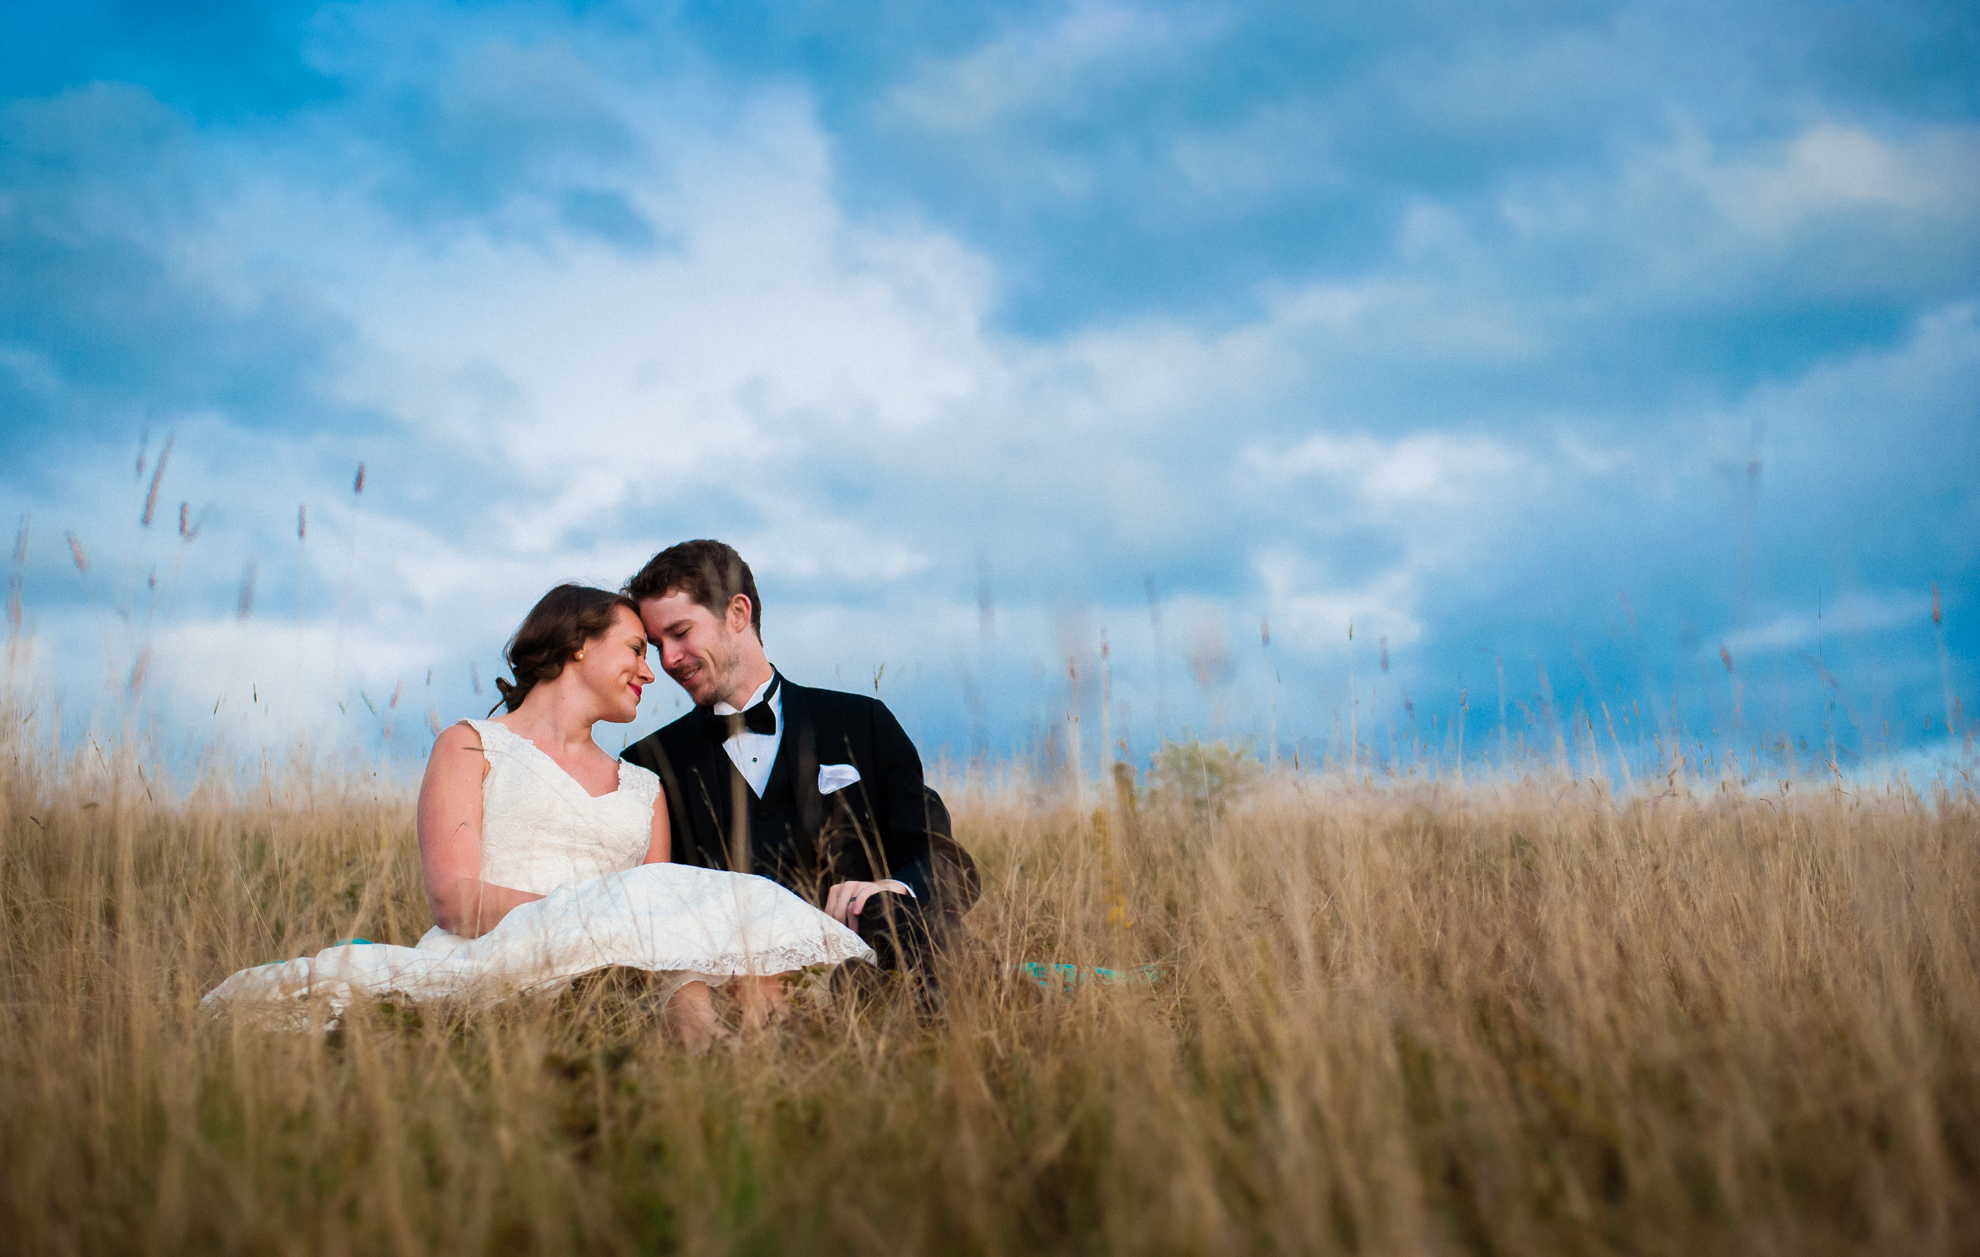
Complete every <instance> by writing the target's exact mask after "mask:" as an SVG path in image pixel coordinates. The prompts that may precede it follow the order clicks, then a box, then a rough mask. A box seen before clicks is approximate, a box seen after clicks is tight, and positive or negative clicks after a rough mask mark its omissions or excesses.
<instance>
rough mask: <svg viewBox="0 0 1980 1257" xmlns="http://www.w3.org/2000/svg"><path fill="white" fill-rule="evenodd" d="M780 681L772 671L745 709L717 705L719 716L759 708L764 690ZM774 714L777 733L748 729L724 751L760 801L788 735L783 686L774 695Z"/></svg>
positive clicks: (771, 709)
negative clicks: (781, 745) (779, 745)
mask: <svg viewBox="0 0 1980 1257" xmlns="http://www.w3.org/2000/svg"><path fill="white" fill-rule="evenodd" d="M776 679H777V674H776V673H774V672H772V673H771V674H770V681H765V682H764V683H763V684H761V685H759V686H757V687H756V693H754V694H751V695H750V696H749V701H748V702H747V703H744V704H743V705H742V706H741V707H731V706H730V705H729V704H727V703H716V704H715V714H716V715H718V716H734V715H739V714H740V713H742V712H743V711H746V710H748V709H749V708H751V707H754V706H756V705H757V704H758V703H760V702H762V701H763V691H765V690H767V689H769V688H770V682H771V681H775V680H776ZM770 714H771V715H772V716H775V717H776V718H777V728H776V730H775V731H774V732H771V733H751V732H750V731H749V730H748V729H744V730H743V731H742V732H741V733H737V734H733V735H731V736H730V737H729V739H728V741H726V742H724V743H722V749H723V750H725V751H727V752H728V753H729V761H730V762H731V763H733V764H734V765H735V766H736V771H737V772H739V773H741V774H742V776H743V780H744V781H747V782H748V783H749V788H750V789H751V790H754V791H756V797H757V798H759V799H760V798H762V797H763V791H764V788H765V787H767V786H768V785H769V784H770V770H771V769H772V768H774V767H776V764H777V743H778V742H779V741H781V740H782V738H783V736H784V692H783V687H782V686H779V687H778V689H777V692H776V693H775V694H773V695H771V696H770Z"/></svg>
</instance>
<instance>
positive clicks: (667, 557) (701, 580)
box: [625, 539, 763, 642]
mask: <svg viewBox="0 0 1980 1257" xmlns="http://www.w3.org/2000/svg"><path fill="white" fill-rule="evenodd" d="M676 591H679V592H681V593H684V594H686V595H687V596H688V597H690V598H692V599H694V600H695V601H696V602H697V603H700V604H701V605H702V606H704V607H707V608H708V609H709V610H710V611H712V612H714V613H715V614H716V616H717V617H720V616H722V615H724V614H726V613H727V612H728V609H729V600H730V599H732V598H734V597H735V596H736V595H737V594H741V595H743V596H744V597H746V598H748V599H749V623H750V627H751V628H753V629H755V630H756V640H757V641H759V642H760V641H762V640H763V600H762V599H761V598H758V597H757V596H756V577H755V576H753V575H751V574H750V570H749V564H747V563H745V562H743V556H742V555H740V554H737V553H736V548H735V547H734V546H731V545H725V544H724V543H722V542H720V541H708V540H705V539H704V540H701V541H683V542H681V543H680V544H679V545H675V546H668V547H667V548H666V549H665V550H662V551H661V552H660V553H658V554H656V555H654V556H653V557H652V558H651V559H648V560H647V562H646V566H645V567H642V568H641V569H639V574H638V575H637V576H634V577H633V578H632V579H631V580H629V581H627V582H626V590H625V592H626V597H628V598H631V599H632V600H633V601H634V602H645V601H646V600H647V599H648V598H665V597H666V596H667V595H668V594H670V593H674V592H676Z"/></svg>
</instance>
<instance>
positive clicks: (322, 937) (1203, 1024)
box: [0, 712, 1980, 1257]
mask: <svg viewBox="0 0 1980 1257" xmlns="http://www.w3.org/2000/svg"><path fill="white" fill-rule="evenodd" d="M14 717H15V718H14V719H13V720H11V721H10V722H9V723H10V725H11V727H12V729H13V730H14V731H15V732H14V733H12V734H11V735H9V736H8V741H7V743H6V745H5V748H4V749H5V763H4V766H0V800H4V802H0V809H4V810H3V811H0V919H3V920H4V929H3V930H0V1017H4V1019H5V1027H6V1028H5V1031H4V1033H0V1163H4V1165H5V1167H6V1168H5V1173H4V1175H0V1248H4V1249H5V1250H6V1251H8V1252H12V1253H70V1252H74V1253H94V1252H156V1253H178V1252H215V1253H219V1252H253V1253H262V1252H333V1253H345V1252H348V1253H425V1252H445V1253H479V1252H532V1253H534V1252H543V1253H583V1254H587V1255H591V1254H604V1253H616V1252H633V1251H640V1252H687V1253H701V1252H737V1253H785V1252H788V1253H835V1252H858V1253H1094V1252H1122V1253H1144V1252H1145V1253H1222V1252H1279V1253H1368V1254H1388V1253H1412V1254H1413V1253H1433V1254H1434V1253H1478V1254H1485V1253H1498V1254H1511V1253H1606V1252H1615V1253H1632V1254H1653V1253H1670V1254H1682V1255H1684V1257H1696V1255H1697V1254H1701V1253H1733V1252H1738V1253H1756V1254H1764V1253H1778V1254H1822V1253H1891V1254H1896V1253H1950V1252H1959V1251H1965V1252H1973V1251H1976V1250H1980V1077H1976V1068H1975V1061H1976V1059H1980V911H1977V909H1980V898H1976V896H1980V804H1976V799H1975V796H1974V794H1973V793H1972V791H1971V789H1970V788H1962V789H1961V790H1960V791H1958V792H1955V793H1952V794H1947V793H1945V792H1943V791H1942V792H1939V793H1938V794H1937V796H1936V797H1931V796H1927V797H1922V798H1921V797H1917V796H1912V795H1905V794H1897V793H1884V794H1875V795H1872V794H1866V793H1849V792H1846V791H1842V790H1840V789H1838V788H1837V786H1836V785H1835V784H1834V783H1831V784H1830V785H1828V786H1826V787H1822V786H1817V785H1798V786H1795V787H1794V788H1792V789H1790V790H1787V791H1785V792H1781V793H1776V794H1774V795H1771V796H1769V797H1765V798H1752V797H1743V796H1738V795H1735V794H1732V793H1729V792H1723V791H1715V790H1714V789H1713V787H1712V786H1711V785H1710V784H1709V783H1708V784H1705V785H1702V786H1699V787H1698V788H1697V789H1696V790H1695V792H1690V793H1687V792H1683V791H1679V792H1677V793H1674V794H1668V795H1666V796H1663V797H1655V798H1651V797H1643V798H1635V799H1629V800H1627V801H1623V800H1618V799H1617V798H1615V797H1612V796H1611V795H1610V794H1609V793H1608V792H1607V791H1606V790H1605V789H1604V788H1602V787H1601V786H1599V785H1596V784H1591V783H1588V782H1586V781H1583V782H1580V783H1577V782H1575V781H1573V780H1572V779H1568V778H1548V777H1540V776H1535V777H1529V778H1526V779H1522V780H1518V781H1513V782H1499V783H1494V784H1479V783H1477V782H1476V781H1475V780H1474V783H1473V784H1472V785H1471V786H1469V787H1468V788H1457V787H1454V786H1452V785H1449V784H1445V785H1435V784H1415V785H1389V786H1384V787H1380V788H1377V787H1374V786H1369V785H1360V784H1356V783H1353V782H1351V781H1349V780H1347V779H1346V778H1345V777H1344V776H1339V775H1336V776H1333V777H1327V776H1321V777H1316V776H1314V775H1313V774H1311V773H1308V774H1306V775H1305V776H1304V777H1301V778H1295V777H1293V776H1290V775H1279V776H1276V777H1274V778H1272V779H1270V780H1268V781H1266V782H1264V783H1262V784H1261V785H1259V786H1258V787H1257V788H1256V789H1255V790H1254V791H1253V792H1251V793H1250V794H1249V795H1248V796H1246V797H1244V798H1242V799H1240V800H1239V801H1237V802H1236V803H1235V804H1233V805H1232V806H1231V807H1230V808H1229V809H1228V810H1225V811H1222V812H1216V811H1199V810H1196V809H1193V808H1190V807H1187V806H1180V805H1179V806H1173V807H1167V808H1165V807H1161V806H1156V805H1151V804H1148V803H1146V802H1144V803H1143V804H1142V805H1141V806H1140V808H1139V814H1138V815H1137V816H1134V817H1130V816H1127V815H1124V814H1123V813H1122V812H1121V811H1120V810H1118V809H1117V808H1115V807H1112V806H1110V807H1108V808H1106V809H1104V810H1102V811H1101V812H1100V813H1099V817H1100V821H1101V824H1100V825H1099V826H1098V827H1096V825H1095V822H1094V817H1093V814H1092V812H1091V806H1092V804H1093V802H1094V799H1093V797H1092V795H1091V794H1089V795H1088V797H1087V799H1086V805H1085V807H1083V808H1081V807H1076V806H1075V805H1073V804H1072V803H1070V802H1068V801H1064V800H1063V799H1062V798H1061V797H1060V796H1055V795H1051V794H1047V793H1043V792H1034V791H1030V790H1027V789H1026V788H1025V787H1023V786H1022V785H1021V784H1020V785H1010V786H1005V787H1000V788H997V789H989V788H985V787H982V786H976V787H971V786H969V785H968V784H967V783H960V784H957V785H955V786H954V787H952V789H951V799H952V803H953V804H954V808H955V814H956V818H957V825H958V830H959V833H960V835H961V837H962V839H963V841H964V842H965V843H966V845H968V846H969V847H970V848H971V849H972V850H973V851H974V852H975V853H976V855H977V857H978V859H979V861H980V862H981V864H982V867H983V870H984V873H985V882H986V890H985V895H984V899H983V902H982V903H981V904H980V906H978V907H977V909H976V910H975V912H974V913H973V914H972V915H971V917H970V929H971V932H972V934H973V937H974V951H973V954H972V955H971V956H969V957H967V958H965V960H964V961H963V962H961V963H959V964H958V966H957V967H956V968H955V969H954V971H952V972H951V973H950V974H949V976H948V981H947V987H946V1002H945V1008H944V1012H943V1015H941V1016H940V1017H932V1018H931V1017H927V1016H925V1015H924V1014H922V1013H921V1012H918V1011H917V1009H916V1007H915V1005H914V1004H913V1002H912V1001H911V1000H907V999H904V998H898V997H896V996H894V995H891V994H889V993H888V992H886V991H884V990H882V991H878V992H870V993H866V994H863V995H858V996H853V997H844V996H842V997H841V998H839V999H838V1000H837V1001H836V1002H834V1003H831V1004H817V1003H813V1004H806V1005H803V1006H802V1007H801V1008H800V1011H799V1012H798V1014H797V1015H796V1016H795V1018H794V1020H793V1021H792V1022H791V1023H790V1024H788V1025H786V1026H783V1027H779V1028H775V1029H772V1030H771V1031H768V1032H765V1033H763V1034H760V1035H758V1036H756V1037H754V1038H752V1039H750V1040H749V1041H747V1042H745V1043H744V1044H743V1046H742V1047H740V1048H739V1049H736V1050H718V1051H716V1052H714V1053H711V1054H709V1055H707V1056H704V1057H698V1058H697V1057H690V1056H688V1055H686V1054H685V1053H684V1052H683V1051H681V1050H680V1049H679V1048H677V1047H675V1046H673V1045H671V1044H670V1043H669V1042H667V1041H666V1040H664V1039H663V1037H662V1035H661V1033H660V1032H659V1029H658V1026H657V1023H656V1021H655V1019H654V1017H653V1013H652V1010H651V1009H649V1008H646V1007H644V1006H642V1004H641V1002H640V1000H639V998H638V996H637V992H636V991H630V992H629V991H628V990H626V989H625V988H623V987H614V986H612V985H611V984H609V983H598V984H594V985H593V986H591V987H590V988H589V989H587V990H585V991H583V992H581V993H579V994H575V995H566V996H563V997H560V998H557V999H540V1000H535V1001H520V1002H516V1003H514V1004H512V1005H509V1006H506V1007H503V1008H500V1009H498V1010H496V1011H494V1012H491V1013H486V1014H481V1015H450V1014H449V1013H448V1012H447V1011H446V1010H444V1009H428V1010H425V1011H423V1012H422V1013H418V1014H414V1013H411V1012H409V1011H407V1010H403V1009H393V1008H390V1007H383V1006H380V1007H373V1008H369V1009H359V1010H357V1011H356V1012H354V1013H353V1014H352V1016H351V1017H350V1018H348V1019H347V1021H346V1023H345V1025H344V1026H343V1027H342V1028H341V1029H340V1030H339V1031H338V1032H336V1033H334V1034H330V1035H324V1034H291V1033H280V1032H270V1031H265V1030H260V1029H257V1028H255V1027H254V1026H253V1025H252V1024H249V1023H246V1022H243V1021H240V1020H213V1019H209V1018H207V1017H206V1016H204V1015H202V1014H201V1013H200V1011H199V1010H198V1008H197V1007H196V1002H197V1000H198V998H199V996H200V994H201V993H202V992H203V991H204V990H206V989H207V988H209V987H211V986H212V985H213V984H214V983H216V982H218V981H219V980H220V979H221V978H223V977H224V976H226V975H227V974H228V973H229V972H231V971H232V970H234V969H236V968H240V967H243V966H246V965H249V964H254V963H259V962H263V961H267V960H271V959H277V958H281V957H286V956H292V955H299V954H303V953H307V952H310V951H314V950H315V949H317V948H319V947H321V946H324V945H326V944H327V943H329V942H331V941H333V940H335V939H339V938H342V937H345V936H348V935H353V934H357V935H363V936H365V937H367V938H371V939H375V940H383V941H391V942H400V943H410V942H412V941H413V940H414V939H416V938H417V937H418V936H419V934H420V933H421V932H422V931H424V930H425V928H426V927H427V925H428V924H429V922H428V919H427V915H426V907H425V902H424V898H423V896H422V894H421V891H420V886H419V881H418V865H417V860H416V853H415V848H414V837H413V820H412V806H411V800H410V791H409V789H408V788H407V787H406V786H405V785H404V784H403V783H394V784H391V785H383V784H378V783H379V782H382V781H383V780H384V779H383V778H379V779H373V778H371V777H369V776H367V775H365V774H363V773H352V774H349V775H346V776H336V775H322V776H316V777H311V776H309V775H306V774H304V773H301V772H290V773H287V774H278V775H277V776H275V777H274V778H272V779H256V780H253V781H252V782H251V784H245V785H243V784H240V779H239V778H237V777H234V776H228V777H226V779H225V783H224V784H223V783H222V782H221V781H219V780H215V781H212V782H209V783H207V784H205V785H200V786H195V787H193V788H191V789H189V790H179V791H174V792H168V791H167V790H166V789H165V788H164V787H163V786H161V785H160V784H159V779H158V777H157V775H156V772H155V770H153V769H152V768H150V767H149V766H147V765H146V764H145V763H144V761H143V759H142V757H141V756H139V755H137V754H136V753H134V752H133V751H131V750H129V749H128V748H126V749H122V750H117V749H112V748H105V749H103V750H101V751H99V750H97V749H96V748H95V747H94V746H85V747H84V749H83V751H82V752H81V753H80V754H77V755H72V756H67V755H58V754H56V753H54V752H52V751H50V750H48V749H47V748H46V747H45V746H44V745H40V744H38V743H36V742H35V740H34V738H33V737H32V736H31V729H30V730H29V731H25V732H24V731H23V726H22V724H21V723H20V718H19V717H20V713H18V712H16V713H14ZM1055 799H1058V800H1059V801H1055ZM1024 960H1053V961H1067V962H1077V963H1084V964H1095V963H1098V964H1108V965H1116V966H1124V965H1132V964H1141V963H1148V962H1153V963H1155V964H1158V965H1159V966H1161V968H1162V970H1163V971H1164V976H1163V977H1162V978H1161V980H1159V981H1158V982H1156V983H1154V984H1153V985H1145V986H1144V985H1119V986H1109V987H1095V986H1086V987H1082V988H1080V989H1078V990H1076V991H1074V992H1073V993H1071V994H1070V995H1052V996H1049V997H1048V996H1046V995H1045V994H1044V993H1042V992H1041V991H1040V989H1039V988H1038V987H1037V986H1036V985H1034V984H1032V983H1030V982H1028V981H1027V980H1025V979H1024V978H1022V977H1021V976H1016V975H1014V974H1013V973H1012V972H1011V966H1012V964H1013V963H1015V962H1018V961H1024Z"/></svg>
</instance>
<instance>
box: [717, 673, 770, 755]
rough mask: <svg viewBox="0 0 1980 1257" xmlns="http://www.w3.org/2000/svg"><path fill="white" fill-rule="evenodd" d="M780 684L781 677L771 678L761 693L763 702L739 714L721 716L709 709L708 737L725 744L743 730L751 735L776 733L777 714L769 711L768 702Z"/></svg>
mask: <svg viewBox="0 0 1980 1257" xmlns="http://www.w3.org/2000/svg"><path fill="white" fill-rule="evenodd" d="M782 684H783V678H782V677H781V676H779V677H773V678H771V681H770V688H769V689H767V690H765V691H764V692H763V701H762V702H760V703H757V704H755V705H754V706H751V707H749V708H748V709H746V710H745V711H743V712H741V713H738V714H732V715H721V714H718V713H717V712H716V711H715V710H714V709H713V708H710V709H709V711H708V716H709V720H708V736H709V737H712V738H714V739H715V740H716V741H717V742H727V741H728V740H729V739H730V738H733V737H735V736H736V735H737V734H739V733H741V732H742V731H743V730H744V729H747V730H749V731H750V732H751V733H762V734H773V733H775V732H777V713H776V712H775V711H772V710H771V708H770V700H771V699H773V698H775V697H776V696H777V690H778V689H779V688H780V687H781V685H782ZM738 726H740V727H738Z"/></svg>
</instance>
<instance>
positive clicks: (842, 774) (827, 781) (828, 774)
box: [818, 764, 859, 794]
mask: <svg viewBox="0 0 1980 1257" xmlns="http://www.w3.org/2000/svg"><path fill="white" fill-rule="evenodd" d="M858 780H859V769H857V768H854V767H853V766H852V765H851V764H820V765H819V766H818V793H820V794H830V793H832V792H833V791H834V790H843V789H845V788H846V787H847V786H849V785H851V784H852V783H853V782H855V781H858Z"/></svg>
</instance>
